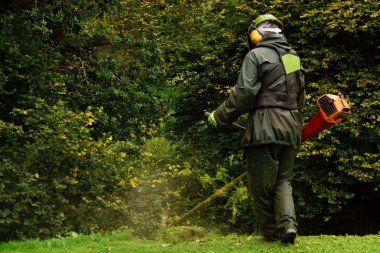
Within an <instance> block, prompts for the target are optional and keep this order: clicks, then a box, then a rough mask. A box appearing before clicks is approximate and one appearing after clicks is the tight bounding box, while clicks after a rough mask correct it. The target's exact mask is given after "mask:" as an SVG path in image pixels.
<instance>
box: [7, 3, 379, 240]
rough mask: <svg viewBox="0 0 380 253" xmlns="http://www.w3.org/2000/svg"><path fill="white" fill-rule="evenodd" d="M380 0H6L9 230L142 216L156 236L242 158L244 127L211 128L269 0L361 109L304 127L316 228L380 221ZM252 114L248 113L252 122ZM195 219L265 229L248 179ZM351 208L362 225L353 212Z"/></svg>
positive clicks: (122, 222) (26, 233)
mask: <svg viewBox="0 0 380 253" xmlns="http://www.w3.org/2000/svg"><path fill="white" fill-rule="evenodd" d="M379 7H380V6H379V3H377V2H370V1H356V0H346V1H336V0H326V1H318V2H315V1H314V2H310V1H303V0H301V1H300V0H298V1H293V0H287V1H242V0H237V1H232V0H227V1H186V0H178V1H169V0H168V1H166V0H161V1H153V0H151V1H116V0H114V1H65V0H60V1H28V0H24V1H2V2H1V3H0V24H1V29H0V59H1V61H0V143H1V147H0V224H1V226H0V239H1V240H8V239H17V238H27V237H50V236H57V235H68V234H70V233H71V232H82V233H90V232H92V231H102V230H111V229H119V228H121V227H125V226H127V227H129V228H131V229H133V230H134V231H135V233H136V234H139V235H144V236H151V235H153V234H154V233H155V232H156V231H158V230H159V229H160V228H161V227H162V226H164V225H165V224H168V223H169V222H170V221H171V220H172V219H174V218H175V217H176V216H181V215H182V214H183V213H184V212H186V211H187V210H189V209H191V208H192V207H193V206H195V205H196V204H197V203H199V202H200V201H202V200H203V199H205V198H206V197H208V196H209V195H211V194H212V193H213V192H214V191H215V190H217V189H218V188H220V187H222V186H223V185H224V184H225V183H227V182H229V181H231V180H232V179H233V178H235V177H237V176H239V175H240V174H241V173H243V172H244V159H243V155H242V150H240V149H239V141H240V137H241V132H240V130H238V129H234V128H232V127H228V128H226V129H212V128H210V127H209V126H208V125H207V124H206V121H205V118H204V116H203V112H204V111H205V110H213V109H214V108H216V107H217V106H218V105H219V104H220V103H221V102H222V101H223V100H224V99H225V98H226V97H227V94H228V90H229V88H231V87H232V86H233V85H234V84H235V81H236V79H237V76H238V73H239V69H240V64H241V62H242V60H243V58H244V56H245V54H246V53H247V46H246V41H245V40H246V35H245V32H246V29H247V26H248V24H249V22H250V21H251V20H252V19H254V18H255V17H256V16H257V15H259V14H262V13H272V14H274V15H275V16H277V17H278V18H279V19H280V20H282V21H283V23H284V25H285V28H284V33H285V35H286V36H287V38H288V40H289V42H290V43H291V44H292V45H293V47H294V48H295V49H296V50H297V51H298V53H299V54H300V56H301V57H302V64H303V67H304V68H305V71H306V76H307V93H308V97H307V107H306V109H305V110H304V112H303V115H304V120H305V122H307V121H308V120H309V119H310V118H311V116H312V115H313V114H314V113H315V112H316V111H317V106H316V103H315V99H316V98H317V97H318V96H320V95H322V94H324V93H332V94H337V93H338V92H340V93H342V94H344V95H346V96H347V98H348V100H349V103H350V105H351V106H352V108H353V114H352V115H351V116H350V117H349V118H348V119H347V120H345V121H344V122H342V123H341V124H338V125H336V126H334V127H332V128H331V129H329V130H327V131H325V132H323V133H321V134H319V135H318V136H316V137H314V138H313V139H311V140H310V141H308V142H305V143H304V144H303V146H302V148H301V150H300V152H299V154H298V159H297V162H296V168H295V171H294V180H293V182H294V183H293V188H294V195H295V200H296V206H297V207H296V208H297V213H298V217H299V220H300V232H301V233H302V234H317V233H331V234H345V233H355V234H366V233H377V232H378V231H379V230H380V219H379V218H378V215H376V214H378V213H379V211H380V206H379V204H378V203H379V199H380V193H379V187H380V179H379V173H380V165H379V160H380V159H379V158H380V157H379V122H380V118H379V115H378V112H379V101H380V99H379V90H378V81H379V80H378V76H379V74H380V67H379V48H378V45H379V44H380V36H379V31H378V27H379V25H380V24H379V23H380V21H379V15H380V13H379V11H378V10H379ZM244 122H245V118H244V116H243V117H242V118H241V119H239V123H241V124H244ZM188 222H190V223H194V224H198V225H202V226H207V227H213V228H218V229H220V230H222V231H225V232H228V231H236V232H239V233H251V232H255V231H257V226H256V219H255V214H254V211H253V204H252V201H251V199H250V198H249V195H248V192H247V189H246V187H245V185H244V182H241V183H240V184H238V185H237V186H235V188H234V189H233V190H232V191H231V192H229V193H228V194H226V195H225V196H222V197H221V198H219V199H217V200H216V202H215V203H214V204H213V205H211V206H209V207H208V208H207V209H206V210H203V211H202V212H200V213H199V214H197V215H196V216H195V217H192V218H191V219H190V220H189V221H188ZM347 224H350V226H347Z"/></svg>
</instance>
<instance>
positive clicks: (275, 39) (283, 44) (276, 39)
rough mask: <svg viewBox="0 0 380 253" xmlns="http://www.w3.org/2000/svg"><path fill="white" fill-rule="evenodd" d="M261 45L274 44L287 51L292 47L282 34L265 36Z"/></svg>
mask: <svg viewBox="0 0 380 253" xmlns="http://www.w3.org/2000/svg"><path fill="white" fill-rule="evenodd" d="M260 43H267V44H272V45H274V46H276V47H279V48H283V49H286V50H289V49H290V45H289V43H288V41H287V40H286V38H285V36H284V35H282V34H271V35H268V36H265V37H264V39H263V40H262V41H260ZM260 43H258V44H260Z"/></svg>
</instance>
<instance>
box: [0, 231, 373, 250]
mask: <svg viewBox="0 0 380 253" xmlns="http://www.w3.org/2000/svg"><path fill="white" fill-rule="evenodd" d="M173 238H174V237H171V238H162V239H157V240H143V239H139V238H136V237H133V236H132V235H131V233H130V232H114V233H109V234H103V235H102V234H94V235H90V236H84V235H76V236H72V237H68V238H54V239H50V240H43V241H40V240H28V241H22V242H16V241H13V242H7V243H2V244H0V252H7V253H8V252H9V253H16V252H17V253H63V252H65V253H87V252H102V253H103V252H173V253H174V252H175V253H179V252H197V253H198V252H215V253H221V252H226V253H227V252H228V253H230V252H276V253H277V252H317V253H322V252H336V253H345V252H352V253H361V252H368V253H376V252H380V235H368V236H326V235H321V236H299V237H297V239H296V244H295V245H294V246H283V245H281V244H280V243H266V242H264V241H262V239H261V237H259V236H246V235H244V236H238V235H233V234H232V235H228V236H221V235H216V234H208V235H205V236H203V237H194V236H193V237H186V238H176V239H173Z"/></svg>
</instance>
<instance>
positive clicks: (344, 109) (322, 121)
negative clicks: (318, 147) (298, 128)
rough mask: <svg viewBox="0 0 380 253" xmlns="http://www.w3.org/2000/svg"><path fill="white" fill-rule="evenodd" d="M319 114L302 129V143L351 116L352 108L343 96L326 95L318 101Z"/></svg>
mask: <svg viewBox="0 0 380 253" xmlns="http://www.w3.org/2000/svg"><path fill="white" fill-rule="evenodd" d="M317 104H318V107H319V110H318V112H317V113H316V114H315V115H314V116H313V117H312V118H311V120H310V121H309V122H308V123H307V124H306V126H305V127H304V128H303V129H302V141H306V140H307V139H309V138H311V137H313V136H314V135H316V134H318V133H320V132H322V131H323V130H325V129H327V128H329V127H331V126H332V125H334V124H336V123H339V122H341V121H342V120H344V119H345V118H347V117H348V115H350V114H351V108H350V106H349V105H348V103H347V100H346V99H345V98H344V97H343V96H341V95H340V96H337V95H331V94H325V95H323V96H321V97H319V98H318V99H317Z"/></svg>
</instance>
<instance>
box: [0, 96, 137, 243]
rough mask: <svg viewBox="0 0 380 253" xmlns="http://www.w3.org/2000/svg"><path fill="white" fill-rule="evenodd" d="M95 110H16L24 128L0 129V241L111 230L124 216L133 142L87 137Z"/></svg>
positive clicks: (60, 106) (62, 106) (60, 107)
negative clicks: (129, 158)
mask: <svg viewBox="0 0 380 253" xmlns="http://www.w3.org/2000/svg"><path fill="white" fill-rule="evenodd" d="M101 113H102V112H101V109H100V108H99V109H89V110H87V111H86V112H83V113H74V112H72V111H70V110H68V109H67V107H66V106H65V104H64V103H62V102H59V103H58V104H56V105H54V106H48V105H46V104H45V103H44V102H43V101H41V102H39V103H37V104H36V106H35V108H33V109H29V110H15V111H14V115H15V117H17V118H20V119H21V120H22V122H23V124H24V127H18V126H15V125H13V124H10V123H5V122H3V121H1V129H0V139H1V142H2V143H3V144H4V145H2V147H1V148H0V151H1V152H0V154H1V160H0V168H1V171H0V177H1V188H0V196H1V197H0V206H1V213H0V223H1V224H2V226H1V231H0V238H1V239H2V240H4V239H11V238H13V239H15V238H27V237H49V236H58V235H67V234H68V233H70V232H71V231H75V232H83V233H89V232H91V231H94V230H108V229H116V228H119V227H120V226H122V225H124V219H125V217H126V215H127V206H126V204H125V194H126V192H127V191H128V189H130V188H131V186H130V183H129V178H130V177H132V173H133V172H132V171H131V169H130V168H129V167H128V163H127V159H128V153H129V152H130V151H131V150H132V149H133V148H134V145H133V143H132V142H114V141H112V136H108V135H104V136H103V137H102V138H100V139H98V140H95V139H94V138H93V137H92V136H91V133H92V132H93V127H92V125H93V124H94V122H96V120H97V117H98V115H100V114H101Z"/></svg>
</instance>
